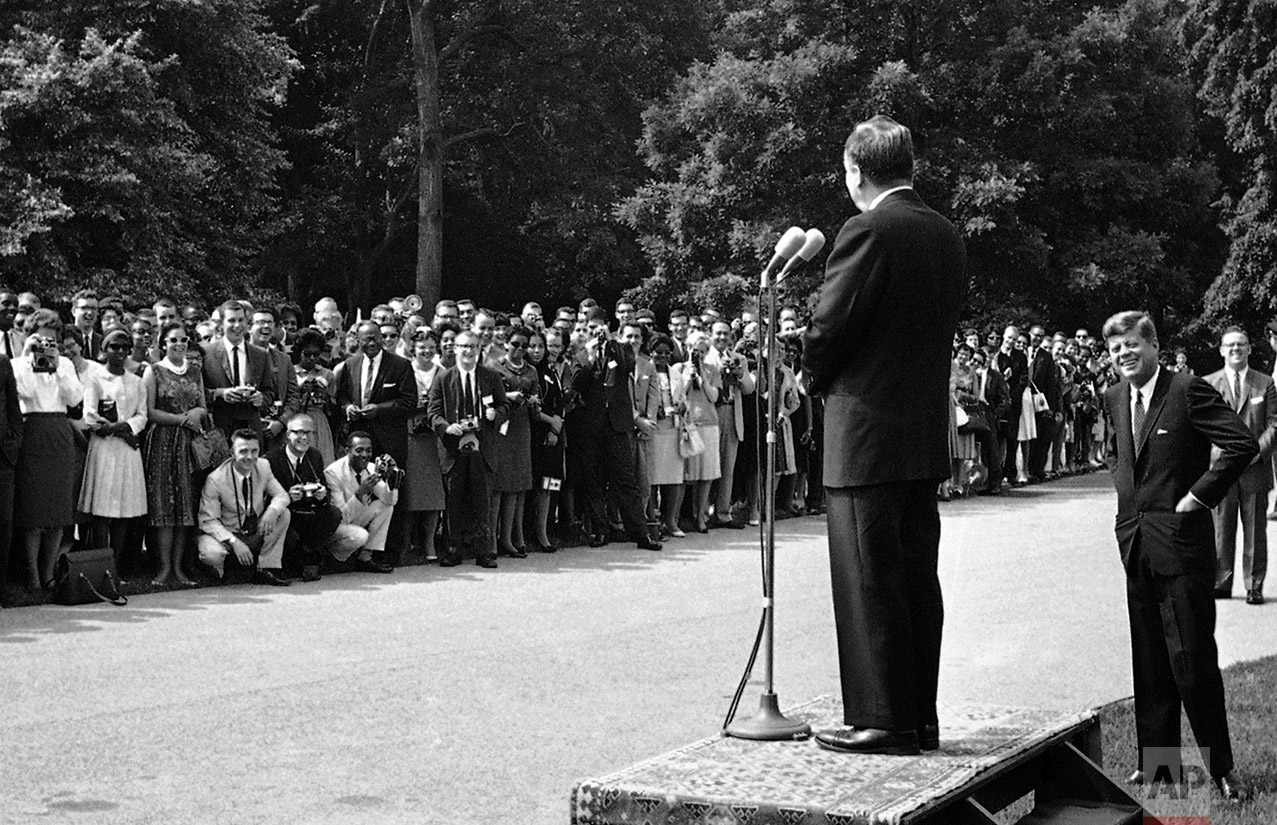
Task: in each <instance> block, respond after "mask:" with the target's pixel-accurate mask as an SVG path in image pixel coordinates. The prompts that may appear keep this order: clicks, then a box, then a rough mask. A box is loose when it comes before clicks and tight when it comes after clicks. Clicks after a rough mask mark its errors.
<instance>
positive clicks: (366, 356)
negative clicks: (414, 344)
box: [337, 321, 417, 533]
mask: <svg viewBox="0 0 1277 825" xmlns="http://www.w3.org/2000/svg"><path fill="white" fill-rule="evenodd" d="M358 335H359V352H356V353H355V354H354V355H351V356H350V357H349V358H347V359H346V360H345V362H344V363H345V369H343V370H342V372H341V377H340V379H338V381H337V403H338V405H340V406H341V408H342V409H344V410H345V411H346V419H347V421H348V422H349V424H350V428H351V429H352V430H363V431H365V432H367V433H368V434H369V435H371V436H372V442H373V452H375V453H376V454H378V455H380V454H382V453H389V454H390V457H391V458H393V459H394V460H395V463H396V464H398V465H399V466H400V467H401V468H402V467H405V466H407V462H408V416H409V415H411V414H412V412H413V411H414V410H416V408H417V382H416V379H415V378H413V375H412V364H411V363H410V362H409V361H408V359H407V358H401V357H400V356H398V355H395V354H394V353H393V352H388V351H386V349H385V346H384V344H383V339H382V337H381V328H380V327H378V326H377V325H376V324H375V323H373V322H372V321H364V322H363V323H362V324H360V325H359V330H358ZM391 532H392V533H393V532H394V531H393V528H392V530H391Z"/></svg>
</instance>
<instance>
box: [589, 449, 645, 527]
mask: <svg viewBox="0 0 1277 825" xmlns="http://www.w3.org/2000/svg"><path fill="white" fill-rule="evenodd" d="M581 470H582V475H583V478H581V483H580V486H579V487H578V488H577V489H578V490H579V491H580V494H582V495H584V496H585V499H586V506H587V507H588V510H589V514H590V522H591V527H590V529H591V530H592V531H593V532H595V533H602V534H603V535H607V531H608V523H609V522H608V518H607V496H609V495H610V496H611V497H612V503H613V504H614V505H615V506H616V509H617V511H618V512H619V513H620V515H621V522H622V523H623V524H624V525H625V532H626V533H627V534H629V537H630V538H632V539H636V540H637V539H638V538H639V537H640V536H643V535H644V534H645V533H646V532H647V518H646V516H645V515H644V513H643V503H642V502H643V499H642V496H640V495H639V488H638V480H637V479H636V478H635V473H634V436H633V434H631V433H618V432H613V431H612V430H609V429H606V428H605V429H603V430H601V431H596V432H594V433H592V434H591V435H590V437H589V440H588V443H587V446H586V449H585V461H583V462H582V464H581Z"/></svg>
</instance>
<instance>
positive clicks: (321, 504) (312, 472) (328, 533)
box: [266, 414, 368, 582]
mask: <svg viewBox="0 0 1277 825" xmlns="http://www.w3.org/2000/svg"><path fill="white" fill-rule="evenodd" d="M314 436H315V420H314V419H313V418H311V417H310V416H309V415H306V414H301V415H296V416H294V417H292V418H291V419H289V421H288V424H287V426H286V428H285V438H286V440H285V442H284V443H283V444H281V445H279V446H278V447H276V448H275V449H273V450H271V451H270V453H269V454H268V455H267V456H266V460H267V462H268V463H269V464H270V469H271V473H273V474H274V476H275V479H276V480H277V481H278V482H279V483H280V485H282V486H283V488H284V489H285V490H286V491H287V492H288V498H289V504H288V511H289V512H290V513H292V516H293V518H292V521H291V522H290V524H289V526H288V535H287V537H286V538H285V539H284V552H285V554H288V555H289V556H291V555H292V554H293V553H294V552H296V551H297V550H298V549H299V548H300V551H301V556H302V581H304V582H313V581H318V580H319V578H320V561H321V557H322V555H323V553H325V552H326V553H329V554H330V555H332V557H333V558H335V559H337V560H338V561H345V560H346V559H348V558H350V557H351V555H352V554H353V553H354V552H355V551H356V550H358V549H359V548H361V547H363V546H364V545H366V544H367V543H368V531H367V530H365V529H364V528H363V527H361V526H359V525H356V524H344V523H343V519H342V511H341V510H340V509H338V508H337V507H336V506H334V505H333V503H332V501H333V498H334V496H333V494H332V491H331V490H329V489H328V483H327V479H326V477H325V474H324V463H323V457H322V456H321V455H320V452H319V450H317V449H316V448H315V447H313V446H312V444H311V442H312V441H313V440H314Z"/></svg>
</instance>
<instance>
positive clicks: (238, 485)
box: [196, 428, 292, 587]
mask: <svg viewBox="0 0 1277 825" xmlns="http://www.w3.org/2000/svg"><path fill="white" fill-rule="evenodd" d="M260 452H261V436H259V435H258V434H257V431H256V430H250V429H247V428H244V429H239V430H236V431H235V432H234V433H232V434H231V457H230V458H229V459H227V460H226V461H224V462H222V464H221V465H220V466H219V467H217V468H216V469H214V470H213V472H211V473H209V476H208V479H207V480H206V481H205V482H204V492H203V493H202V494H201V496H200V529H201V530H202V531H204V533H203V535H201V536H200V537H199V541H198V542H197V543H196V546H197V547H198V549H199V556H200V561H201V562H203V563H204V564H207V565H208V566H209V567H211V568H213V572H215V573H216V574H217V577H218V578H219V579H220V578H223V576H224V573H225V565H226V561H227V557H228V556H234V557H235V560H236V561H238V562H239V563H240V564H242V565H243V566H244V567H256V570H255V572H254V573H253V582H254V583H255V584H270V585H274V586H276V587H286V586H287V585H289V584H291V582H290V581H289V580H288V579H285V578H284V577H283V576H282V575H280V567H281V566H282V564H283V559H284V537H285V536H287V535H288V524H289V522H290V521H291V520H292V517H291V514H290V513H289V512H288V504H289V498H288V493H286V492H284V488H283V487H281V486H280V484H279V482H278V481H276V480H275V476H274V475H273V474H272V473H271V470H270V464H268V463H267V462H266V459H264V458H261V457H260Z"/></svg>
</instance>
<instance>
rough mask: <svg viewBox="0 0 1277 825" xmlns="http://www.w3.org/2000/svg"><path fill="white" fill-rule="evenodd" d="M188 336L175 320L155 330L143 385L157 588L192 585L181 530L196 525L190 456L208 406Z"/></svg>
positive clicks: (145, 454) (193, 470)
mask: <svg viewBox="0 0 1277 825" xmlns="http://www.w3.org/2000/svg"><path fill="white" fill-rule="evenodd" d="M189 344H190V339H189V338H188V336H187V333H186V327H185V326H183V325H182V323H181V322H180V321H169V322H168V323H166V324H165V325H164V328H163V329H162V330H160V346H161V348H162V349H163V351H164V357H163V358H161V359H160V360H158V361H156V362H155V363H154V364H151V365H150V366H148V367H147V369H146V373H145V375H144V376H143V377H142V384H143V386H144V387H145V388H146V402H147V418H148V420H149V421H150V428H151V429H150V432H149V433H147V437H146V444H145V447H144V448H143V451H142V465H143V468H144V473H145V477H146V497H147V514H148V516H149V523H150V526H151V529H152V531H153V534H152V535H153V538H154V545H155V548H156V552H157V554H158V555H159V560H160V566H159V572H158V573H156V576H155V579H154V580H153V581H152V582H151V584H152V585H155V586H156V587H159V586H161V585H163V584H165V583H167V582H168V579H169V577H170V576H173V577H176V578H177V583H178V584H180V585H182V586H184V587H194V586H195V582H194V581H192V580H191V579H190V578H189V577H188V576H187V575H186V572H185V570H184V565H183V564H182V560H183V557H184V556H185V552H186V532H187V530H188V529H190V528H192V527H194V526H195V506H196V501H197V497H198V490H199V488H198V487H197V486H196V484H195V473H196V467H195V464H194V462H193V461H192V459H191V440H192V439H193V438H194V437H195V436H196V435H197V434H199V433H201V432H203V430H204V422H205V420H206V418H207V416H208V410H207V408H206V407H205V406H204V404H205V401H204V379H203V376H202V374H201V371H200V369H199V368H198V366H196V364H195V362H194V361H191V360H189V359H188V358H187V357H186V351H187V348H188V346H189Z"/></svg>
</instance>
